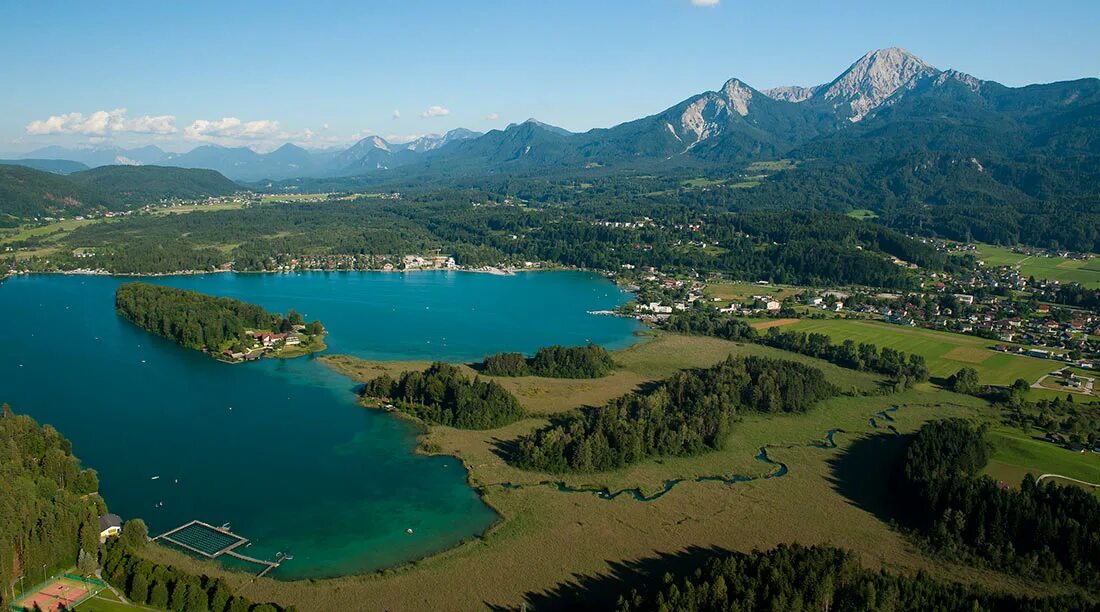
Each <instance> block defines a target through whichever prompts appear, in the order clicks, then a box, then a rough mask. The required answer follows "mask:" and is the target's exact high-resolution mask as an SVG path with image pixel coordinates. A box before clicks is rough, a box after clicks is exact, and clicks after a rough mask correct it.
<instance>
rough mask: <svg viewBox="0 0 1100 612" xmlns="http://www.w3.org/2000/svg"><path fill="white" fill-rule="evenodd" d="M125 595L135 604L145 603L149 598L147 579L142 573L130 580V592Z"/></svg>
mask: <svg viewBox="0 0 1100 612" xmlns="http://www.w3.org/2000/svg"><path fill="white" fill-rule="evenodd" d="M126 594H127V595H129V596H130V599H131V600H133V601H134V602H135V603H139V604H143V603H145V602H146V600H147V599H148V598H149V577H148V576H146V575H145V574H144V573H143V572H140V573H137V574H134V577H133V578H131V579H130V590H128V591H127V592H126Z"/></svg>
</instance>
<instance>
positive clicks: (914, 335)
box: [787, 319, 1058, 385]
mask: <svg viewBox="0 0 1100 612" xmlns="http://www.w3.org/2000/svg"><path fill="white" fill-rule="evenodd" d="M787 329H793V330H798V331H804V332H818V333H824V334H828V335H829V336H831V337H832V339H833V341H834V342H841V341H844V340H848V339H851V340H853V341H855V342H870V343H873V344H877V345H878V346H880V347H883V346H889V347H891V348H895V349H898V350H901V351H905V352H907V353H916V354H918V355H921V356H923V357H924V358H925V359H926V360H927V361H928V370H929V372H930V373H931V375H932V376H933V377H940V378H946V377H948V376H951V375H952V374H954V373H955V372H957V371H959V369H960V368H963V367H972V368H974V369H975V370H977V371H978V378H979V380H980V381H981V382H982V383H983V384H989V385H1010V384H1012V383H1013V382H1014V381H1015V380H1016V379H1017V378H1023V379H1024V380H1027V381H1028V382H1035V381H1036V380H1038V379H1039V377H1040V376H1042V375H1044V374H1049V373H1050V372H1051V371H1053V370H1056V369H1057V368H1058V364H1057V363H1054V362H1051V361H1048V360H1045V359H1036V358H1033V357H1023V356H1020V355H1011V354H1008V353H1000V352H997V351H994V350H992V348H991V347H993V346H996V345H997V344H998V343H997V342H995V341H992V340H986V339H984V338H978V337H977V336H966V335H963V334H953V333H950V332H940V331H933V330H928V329H919V328H914V327H901V326H899V325H890V324H887V323H882V322H878V321H867V320H851V319H802V320H801V321H800V322H798V323H797V324H795V325H792V326H790V327H788V328H787ZM986 354H988V356H985V355H986ZM983 356H985V357H983Z"/></svg>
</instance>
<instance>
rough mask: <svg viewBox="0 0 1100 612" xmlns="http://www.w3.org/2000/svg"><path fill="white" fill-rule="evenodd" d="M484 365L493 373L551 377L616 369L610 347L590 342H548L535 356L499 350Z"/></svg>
mask: <svg viewBox="0 0 1100 612" xmlns="http://www.w3.org/2000/svg"><path fill="white" fill-rule="evenodd" d="M480 369H481V371H482V372H484V373H485V374H487V375H489V376H544V377H547V378H600V377H603V376H607V375H608V374H610V373H611V371H612V370H614V369H615V361H614V360H613V359H611V354H610V353H608V352H607V349H605V348H603V347H602V346H600V345H598V344H589V345H587V346H545V347H543V348H540V349H539V350H538V352H536V353H535V356H534V357H532V358H527V357H524V356H523V354H522V353H497V354H496V355H490V356H488V357H486V358H485V361H483V362H481V364H480Z"/></svg>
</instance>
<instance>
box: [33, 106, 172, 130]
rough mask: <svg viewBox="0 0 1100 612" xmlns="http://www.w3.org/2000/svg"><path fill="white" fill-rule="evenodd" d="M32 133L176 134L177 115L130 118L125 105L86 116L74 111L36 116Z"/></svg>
mask: <svg viewBox="0 0 1100 612" xmlns="http://www.w3.org/2000/svg"><path fill="white" fill-rule="evenodd" d="M26 131H27V133H28V134H33V135H36V136H41V135H49V134H81V135H84V136H98V137H102V136H107V135H109V134H122V133H130V134H175V133H176V117H175V115H157V116H155V117H154V116H150V115H142V116H141V117H134V118H129V117H127V116H126V109H125V108H116V109H114V110H112V111H103V110H101V111H96V112H94V113H92V114H91V115H89V116H87V117H85V116H84V114H83V113H78V112H73V113H65V114H64V115H52V116H50V117H48V118H46V119H36V120H35V121H31V122H30V123H28V124H27V127H26Z"/></svg>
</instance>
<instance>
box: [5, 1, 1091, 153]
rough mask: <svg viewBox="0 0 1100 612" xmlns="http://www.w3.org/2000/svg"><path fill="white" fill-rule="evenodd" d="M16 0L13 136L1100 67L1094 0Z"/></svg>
mask: <svg viewBox="0 0 1100 612" xmlns="http://www.w3.org/2000/svg"><path fill="white" fill-rule="evenodd" d="M0 2H2V6H0V14H2V15H3V19H2V20H0V55H2V57H4V58H5V59H4V60H3V61H2V62H0V84H2V87H0V90H2V92H0V151H26V150H30V149H33V148H35V147H38V146H43V145H47V144H62V145H74V144H85V143H104V142H106V143H111V144H119V145H124V146H132V145H140V144H158V145H160V146H162V147H163V148H166V149H170V150H185V149H189V148H191V147H193V146H196V145H198V144H202V143H204V142H216V143H220V144H226V145H237V144H243V145H248V146H253V147H254V148H257V149H261V150H265V149H270V148H272V147H273V146H275V145H277V144H278V143H280V142H282V141H287V140H289V141H293V142H297V143H299V144H303V145H306V146H311V147H320V146H325V145H340V144H347V143H349V142H351V141H353V140H355V139H357V138H358V137H361V136H365V135H367V134H377V135H381V136H383V137H387V138H391V139H395V140H400V139H402V138H408V137H410V136H415V135H421V134H426V133H438V132H442V131H445V130H447V129H450V128H454V127H459V126H462V127H468V128H471V129H475V130H481V131H484V130H489V129H493V128H503V127H504V126H505V125H507V124H508V123H509V122H512V121H522V120H524V119H526V118H528V117H537V118H538V119H540V120H542V121H546V122H548V123H553V124H556V125H561V126H563V127H565V128H568V129H571V130H578V131H579V130H586V129H589V128H593V127H606V126H610V125H614V124H617V123H620V122H623V121H627V120H630V119H634V118H637V117H640V116H644V115H647V114H652V113H655V112H658V111H660V110H662V109H664V108H666V107H668V106H671V105H672V104H675V103H676V102H678V101H680V100H683V99H684V98H687V97H688V96H690V95H692V94H695V93H698V92H700V91H704V90H708V89H716V88H718V87H720V86H721V84H722V83H723V82H724V81H725V80H726V79H728V78H730V77H734V76H736V77H738V78H740V79H742V80H744V81H745V82H747V83H749V84H750V85H752V86H754V87H756V88H758V89H763V88H766V87H772V86H775V85H787V84H799V85H814V84H818V83H822V82H827V81H829V80H831V79H832V78H833V77H834V76H836V75H837V74H839V73H840V72H841V71H842V70H844V69H845V68H846V67H847V66H848V65H849V64H851V63H852V62H853V61H855V60H856V59H857V58H859V57H860V56H861V55H863V54H864V53H865V52H867V51H869V50H871V49H874V48H879V47H889V46H900V47H905V48H907V49H909V50H910V51H912V52H913V53H915V54H916V55H918V56H920V57H921V58H923V59H924V60H925V61H927V62H929V63H931V64H933V65H935V66H937V67H939V68H956V69H959V70H962V71H964V72H968V73H970V74H973V75H975V76H977V77H979V78H983V79H992V80H996V81H1000V82H1002V83H1005V84H1007V85H1024V84H1027V83H1033V82H1048V81H1056V80H1065V79H1074V78H1081V77H1088V76H1100V36H1097V31H1100V2H1097V1H1095V0H1048V1H1046V2H1043V3H1036V2H1030V1H1029V2H1024V1H1019V0H1001V1H987V0H970V1H966V2H957V1H953V2H947V1H940V0H932V1H925V2H907V3H904V4H903V3H896V2H893V1H892V0H876V1H873V2H871V1H864V0H839V1H836V2H833V1H825V0H804V1H796V0H787V1H783V0H773V1H771V2H759V1H752V2H749V1H743V0H622V1H599V0H587V1H579V0H541V1H538V2H536V1H526V0H511V1H509V0H496V1H488V0H448V1H442V0H436V1H428V0H404V1H402V0H391V1H374V2H367V1H362V2H320V1H316V2H308V3H305V2H302V3H298V2H295V3H289V2H287V3H280V2H277V1H275V0H267V1H265V2H202V1H189V2H148V1H144V2H109V1H105V2H94V3H93V2H76V1H75V0H73V1H70V2H23V1H21V0H0ZM700 5H709V6H700ZM959 5H965V6H959ZM75 113H79V115H77V114H75Z"/></svg>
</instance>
